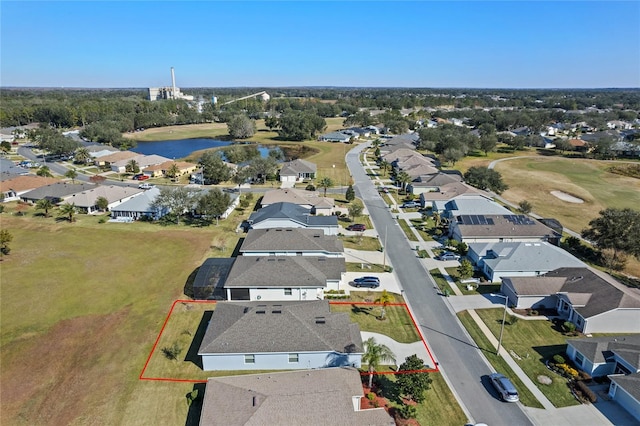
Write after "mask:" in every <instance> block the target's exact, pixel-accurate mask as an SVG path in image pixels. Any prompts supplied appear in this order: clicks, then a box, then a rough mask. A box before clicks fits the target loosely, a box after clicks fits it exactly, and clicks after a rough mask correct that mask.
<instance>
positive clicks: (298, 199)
mask: <svg viewBox="0 0 640 426" xmlns="http://www.w3.org/2000/svg"><path fill="white" fill-rule="evenodd" d="M276 203H291V204H296V205H299V206H313V207H319V206H328V208H331V207H333V206H334V205H335V201H334V200H333V199H332V198H325V197H321V196H319V195H318V193H317V192H316V191H307V190H304V189H296V188H278V189H272V190H270V191H267V192H265V193H264V196H263V197H262V201H260V204H261V205H262V206H265V207H266V206H269V205H271V204H276ZM308 212H309V210H307V213H308Z"/></svg>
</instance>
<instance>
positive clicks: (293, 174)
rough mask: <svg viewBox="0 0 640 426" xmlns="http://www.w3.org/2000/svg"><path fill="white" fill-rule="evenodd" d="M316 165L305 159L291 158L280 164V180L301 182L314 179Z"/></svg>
mask: <svg viewBox="0 0 640 426" xmlns="http://www.w3.org/2000/svg"><path fill="white" fill-rule="evenodd" d="M316 172H317V166H316V165H315V164H314V163H312V162H310V161H306V160H301V159H297V160H293V161H289V162H287V163H283V164H282V168H281V169H280V182H293V183H295V182H303V181H305V180H309V179H315V178H316Z"/></svg>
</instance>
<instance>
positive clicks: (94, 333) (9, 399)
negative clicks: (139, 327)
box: [0, 308, 129, 425]
mask: <svg viewBox="0 0 640 426" xmlns="http://www.w3.org/2000/svg"><path fill="white" fill-rule="evenodd" d="M128 314H129V309H128V308H127V309H124V310H121V311H119V312H116V313H113V314H110V315H99V316H98V315H95V316H85V317H78V318H74V319H70V320H64V321H61V322H59V323H58V324H56V325H55V326H54V327H52V328H51V329H50V330H49V331H48V332H47V333H45V334H44V335H30V336H27V337H24V338H22V339H17V340H15V341H14V342H12V344H11V345H8V346H10V347H3V348H2V351H1V354H2V374H1V376H0V377H1V382H2V384H1V391H2V413H3V414H2V417H3V420H4V421H5V422H7V424H47V425H67V424H72V423H74V422H77V421H78V420H79V419H81V418H83V417H84V416H85V415H86V413H88V412H91V416H92V417H94V419H98V418H101V417H100V414H101V411H102V410H101V409H99V408H98V407H96V405H98V404H104V402H108V401H112V402H113V401H114V397H115V395H113V394H114V393H117V392H118V391H119V390H118V387H117V386H112V385H107V386H105V383H112V382H113V380H114V379H116V380H117V378H115V377H113V375H114V374H115V375H118V373H117V365H118V364H119V361H118V360H117V359H113V358H114V353H116V354H117V353H118V352H122V351H119V350H118V349H117V348H119V347H120V348H122V347H123V346H122V345H123V344H124V342H122V341H121V339H119V338H118V335H117V334H118V333H117V330H118V329H119V328H120V327H122V326H123V323H124V322H125V319H126V318H127V316H128ZM125 356H126V354H125ZM100 358H102V359H100ZM104 358H112V359H111V360H110V361H108V362H105V360H104ZM116 358H117V356H116ZM109 393H111V394H112V395H109ZM90 406H93V407H94V409H93V410H88V407H90ZM95 408H98V409H97V410H96V409H95ZM103 408H104V407H103ZM85 420H87V419H86V418H85ZM102 421H107V419H105V418H102ZM91 423H92V422H91Z"/></svg>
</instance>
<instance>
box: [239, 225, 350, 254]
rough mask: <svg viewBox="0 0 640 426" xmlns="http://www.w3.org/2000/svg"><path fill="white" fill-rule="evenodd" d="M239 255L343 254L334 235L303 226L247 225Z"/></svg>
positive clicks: (339, 241)
mask: <svg viewBox="0 0 640 426" xmlns="http://www.w3.org/2000/svg"><path fill="white" fill-rule="evenodd" d="M240 254H241V255H242V256H315V257H318V256H324V257H344V246H343V245H342V241H341V240H340V239H338V237H336V236H335V235H324V233H323V232H322V231H320V230H316V229H305V228H267V229H250V230H249V232H247V235H246V237H245V238H244V241H243V242H242V246H241V247H240Z"/></svg>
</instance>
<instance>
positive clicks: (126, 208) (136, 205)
mask: <svg viewBox="0 0 640 426" xmlns="http://www.w3.org/2000/svg"><path fill="white" fill-rule="evenodd" d="M158 195H160V189H158V188H157V187H156V188H151V189H149V190H146V191H144V192H143V193H141V194H139V195H138V196H135V197H133V198H130V199H128V200H127V201H124V202H122V203H118V204H117V205H116V206H115V207H112V208H111V217H112V218H113V219H120V218H131V219H133V220H139V219H141V218H143V217H144V218H148V219H150V220H158V219H160V218H161V217H163V216H165V215H166V214H168V213H169V209H167V208H158V207H154V206H153V202H154V200H155V199H156V197H157V196H158Z"/></svg>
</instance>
